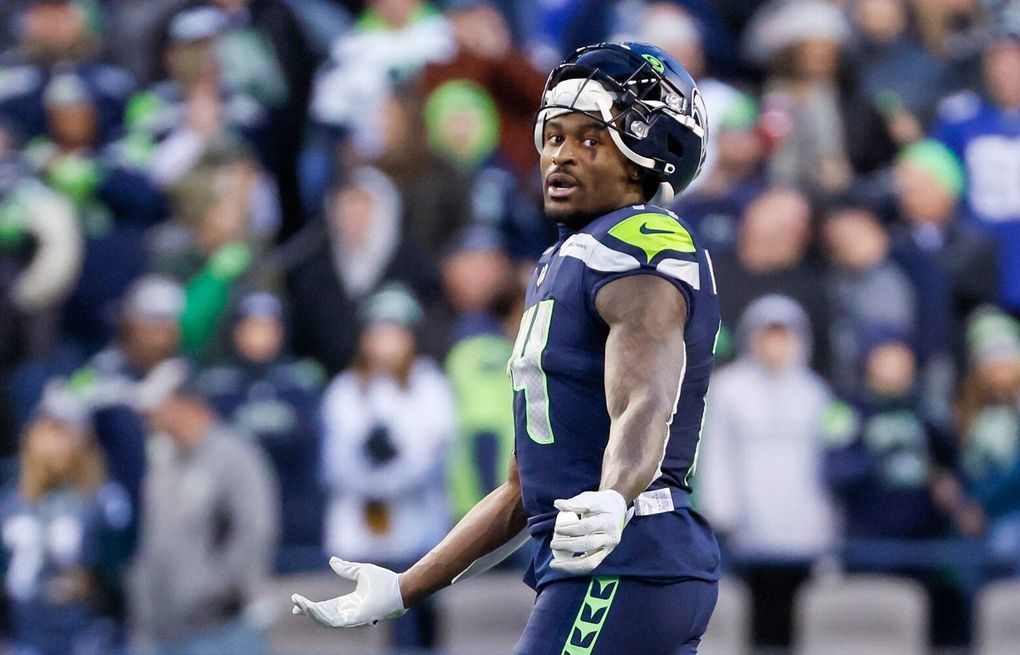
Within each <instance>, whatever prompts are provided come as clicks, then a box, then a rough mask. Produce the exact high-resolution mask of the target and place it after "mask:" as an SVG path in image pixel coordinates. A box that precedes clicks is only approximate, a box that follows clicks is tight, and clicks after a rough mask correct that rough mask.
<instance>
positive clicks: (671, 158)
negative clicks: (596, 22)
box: [535, 42, 708, 204]
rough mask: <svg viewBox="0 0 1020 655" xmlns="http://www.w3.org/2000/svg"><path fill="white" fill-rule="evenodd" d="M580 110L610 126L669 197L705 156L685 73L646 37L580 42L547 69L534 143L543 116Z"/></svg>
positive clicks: (663, 198) (698, 108) (704, 120)
mask: <svg viewBox="0 0 1020 655" xmlns="http://www.w3.org/2000/svg"><path fill="white" fill-rule="evenodd" d="M575 111H582V112H585V113H588V114H591V115H592V116H594V117H596V118H598V119H599V120H601V121H602V122H603V123H604V124H605V125H606V127H608V128H609V134H610V135H611V137H612V139H613V142H614V143H615V144H616V146H617V147H618V148H619V149H620V151H621V152H622V153H623V154H624V156H626V157H627V159H629V160H630V161H632V162H634V163H635V164H637V165H638V166H640V167H642V168H643V169H644V170H645V171H646V172H647V174H648V175H651V176H653V177H654V179H656V180H657V181H658V182H659V183H660V188H659V193H658V196H657V199H658V201H659V202H660V203H663V204H665V203H669V202H670V201H671V200H672V199H673V197H674V196H675V195H676V194H679V193H680V192H681V191H683V190H684V189H685V188H686V187H687V185H688V184H690V183H691V181H692V180H693V179H694V178H695V177H697V175H698V172H699V171H700V170H701V165H702V164H703V163H704V161H705V144H706V142H707V141H708V117H707V114H706V112H705V104H704V102H703V101H702V98H701V94H700V93H699V92H698V87H697V84H696V83H695V82H694V78H692V77H691V74H690V73H688V72H687V70H686V69H685V68H684V67H683V66H681V65H680V64H679V63H678V62H677V61H676V60H675V59H673V58H672V57H670V56H669V55H668V54H666V53H665V52H663V51H662V50H660V49H659V48H656V47H655V46H652V45H648V44H645V43H631V42H627V43H599V44H596V45H590V46H585V47H583V48H579V49H578V50H576V51H575V52H574V53H573V54H572V55H570V56H569V57H567V58H566V59H565V60H564V61H563V62H562V63H561V64H559V65H558V66H557V67H556V68H554V69H553V71H552V73H550V74H549V79H548V80H547V81H546V84H545V92H544V94H543V96H542V105H541V107H540V108H539V111H538V115H537V117H536V119H535V147H537V148H538V149H539V150H541V149H542V142H543V139H542V133H543V130H544V129H545V123H546V121H548V120H549V119H550V118H553V117H555V116H558V115H561V114H564V113H569V112H575Z"/></svg>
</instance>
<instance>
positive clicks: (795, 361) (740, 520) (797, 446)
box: [696, 295, 836, 648]
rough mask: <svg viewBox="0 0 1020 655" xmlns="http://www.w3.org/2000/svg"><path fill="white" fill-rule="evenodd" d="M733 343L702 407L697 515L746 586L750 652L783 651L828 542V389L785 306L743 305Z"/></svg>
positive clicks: (796, 317)
mask: <svg viewBox="0 0 1020 655" xmlns="http://www.w3.org/2000/svg"><path fill="white" fill-rule="evenodd" d="M737 344H738V351H739V353H740V354H739V356H738V358H737V360H736V361H735V362H733V363H732V364H730V365H728V366H726V367H724V368H723V369H722V370H720V371H718V372H717V373H716V374H715V377H714V378H713V380H712V387H711V391H710V393H709V395H708V399H707V405H706V409H705V428H704V432H703V434H702V441H701V443H702V446H701V454H700V458H699V462H698V470H697V478H696V479H697V480H698V483H697V489H698V498H699V504H698V509H699V511H701V512H703V513H704V514H705V516H706V518H708V519H709V521H711V523H712V527H713V528H714V529H715V530H716V531H717V533H718V534H719V535H720V536H721V537H722V539H723V544H724V546H725V548H726V551H727V553H728V554H729V555H730V565H731V566H733V567H734V569H735V571H736V573H738V574H739V575H741V576H742V577H744V578H745V579H746V580H747V582H748V584H749V586H750V588H751V593H752V596H753V607H754V613H753V634H754V642H755V644H756V645H757V646H758V647H761V648H778V647H782V648H788V647H789V645H790V637H791V618H792V611H793V596H794V593H795V592H796V590H797V588H798V587H799V585H800V584H801V583H802V582H803V581H804V580H806V579H807V578H808V576H809V574H810V567H811V564H812V563H813V561H814V560H815V559H817V558H818V557H819V556H821V555H824V554H826V553H827V551H828V550H829V549H830V548H831V546H832V545H833V543H834V541H835V537H836V518H835V514H834V511H833V508H832V507H831V504H830V501H829V498H828V496H827V493H826V490H825V488H824V485H823V482H822V476H821V463H822V454H823V451H824V444H825V441H824V438H823V435H822V418H823V415H824V414H825V411H826V408H827V407H828V405H829V403H830V391H829V388H828V385H827V384H826V383H825V381H824V380H823V379H822V378H821V377H820V376H819V375H818V374H816V373H814V372H813V371H811V369H810V368H809V366H808V362H809V360H810V357H811V326H810V323H809V322H808V317H807V314H806V313H805V312H804V310H803V308H801V307H800V306H799V305H798V304H797V303H796V302H794V301H793V300H791V299H789V298H786V297H784V296H779V295H768V296H764V297H762V298H759V299H758V300H756V301H754V302H753V303H751V305H750V306H749V307H748V308H747V311H745V312H744V315H743V316H742V317H741V321H740V328H739V331H738V334H737Z"/></svg>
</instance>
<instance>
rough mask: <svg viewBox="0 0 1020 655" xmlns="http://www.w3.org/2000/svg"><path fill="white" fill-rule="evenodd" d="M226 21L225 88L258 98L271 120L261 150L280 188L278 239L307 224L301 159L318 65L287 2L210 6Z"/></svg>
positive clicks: (227, 1) (235, 0) (220, 40)
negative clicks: (299, 168) (299, 167)
mask: <svg viewBox="0 0 1020 655" xmlns="http://www.w3.org/2000/svg"><path fill="white" fill-rule="evenodd" d="M212 4H213V5H215V6H216V7H218V8H219V9H220V10H221V11H222V12H223V13H224V14H225V15H226V19H227V21H226V29H225V30H224V32H223V33H221V34H220V35H219V36H218V37H217V48H216V51H217V61H218V62H219V66H220V70H221V72H222V75H223V83H224V86H225V87H226V88H228V89H233V90H235V92H237V93H244V94H246V95H249V96H250V97H252V98H254V99H255V101H256V102H258V103H259V104H260V105H261V106H263V107H265V108H266V110H267V112H268V115H269V120H268V127H267V130H266V132H267V135H266V145H265V147H264V148H262V149H259V155H260V157H261V158H262V161H263V162H264V164H265V167H266V168H267V169H268V170H269V171H270V172H271V173H272V174H273V178H274V179H275V181H276V185H277V187H278V188H279V193H280V195H279V200H280V211H281V215H282V218H283V220H282V222H281V229H280V234H279V235H278V237H279V238H281V239H283V238H286V237H288V236H290V235H292V234H294V232H296V231H297V229H298V228H299V227H300V226H301V225H302V224H303V223H304V216H303V213H302V211H301V198H300V192H299V186H298V176H297V159H298V154H299V153H300V151H301V146H302V143H303V139H304V133H305V126H306V124H307V122H308V104H309V99H310V97H311V87H312V76H313V73H314V71H315V63H316V62H315V60H314V59H313V57H312V54H311V51H310V50H309V45H308V39H307V38H306V37H305V34H304V31H303V30H302V29H301V25H300V23H299V22H298V20H297V17H296V16H295V15H294V12H293V11H292V10H291V8H290V6H289V4H288V3H286V2H284V1H283V0H212Z"/></svg>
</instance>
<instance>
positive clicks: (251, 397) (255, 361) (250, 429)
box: [195, 291, 324, 550]
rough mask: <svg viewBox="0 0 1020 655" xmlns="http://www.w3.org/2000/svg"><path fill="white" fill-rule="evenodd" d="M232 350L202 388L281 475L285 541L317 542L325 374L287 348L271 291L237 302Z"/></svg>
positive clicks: (204, 376) (200, 381)
mask: <svg viewBox="0 0 1020 655" xmlns="http://www.w3.org/2000/svg"><path fill="white" fill-rule="evenodd" d="M228 327H229V328H230V341H231V347H230V350H229V352H230V356H229V357H228V358H227V359H226V360H225V361H224V362H223V363H222V364H221V365H219V366H214V367H210V368H207V369H206V370H205V371H203V372H202V373H201V374H199V376H198V378H197V379H196V382H195V388H196V390H198V391H199V392H200V393H201V394H202V396H203V397H205V398H206V399H207V400H208V402H209V403H210V404H211V405H212V407H213V408H214V409H215V410H216V411H217V412H218V413H219V415H220V416H221V417H222V418H223V420H224V422H226V423H227V424H228V425H230V426H231V427H233V428H235V429H236V430H237V431H238V432H239V433H242V434H244V435H246V436H250V437H252V438H254V440H255V442H256V443H258V444H259V445H260V446H261V447H262V448H263V449H264V450H265V452H266V453H267V454H268V456H269V458H270V460H271V462H272V464H273V467H274V469H275V471H276V476H277V478H278V479H279V481H280V501H281V503H282V505H281V508H280V510H281V511H280V516H281V519H282V522H281V546H283V547H288V546H306V547H308V546H314V547H315V548H316V550H317V549H318V546H319V543H320V540H321V538H322V511H323V498H322V494H321V493H320V491H319V489H318V488H317V487H316V485H312V484H309V483H308V472H309V471H313V470H315V467H316V466H317V464H318V461H319V429H318V427H319V426H318V421H316V419H315V415H316V411H317V408H318V405H319V397H320V393H321V389H322V386H323V382H324V380H323V373H322V370H321V368H320V367H319V365H318V364H317V363H316V362H314V361H312V360H295V359H293V358H291V357H290V356H289V355H288V354H287V353H286V349H285V346H286V336H287V335H286V322H285V317H284V308H283V305H282V303H281V301H280V299H279V298H277V297H276V296H274V295H272V294H270V293H267V292H265V291H255V292H250V293H247V294H245V295H244V296H243V297H241V298H240V299H239V301H238V302H237V306H236V310H235V317H234V320H233V321H232V322H231V325H229V326H228Z"/></svg>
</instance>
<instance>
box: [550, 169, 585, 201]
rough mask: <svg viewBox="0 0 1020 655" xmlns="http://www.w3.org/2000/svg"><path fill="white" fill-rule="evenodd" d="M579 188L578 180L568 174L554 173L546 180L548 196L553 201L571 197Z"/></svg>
mask: <svg viewBox="0 0 1020 655" xmlns="http://www.w3.org/2000/svg"><path fill="white" fill-rule="evenodd" d="M577 187H578V184H577V180H575V179H574V178H573V177H571V176H570V175H567V174H566V173H553V174H552V175H550V176H549V177H547V178H546V179H545V190H546V195H548V196H549V198H550V199H552V200H563V199H565V198H567V197H569V196H570V194H572V193H573V192H574V190H575V189H577Z"/></svg>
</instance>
